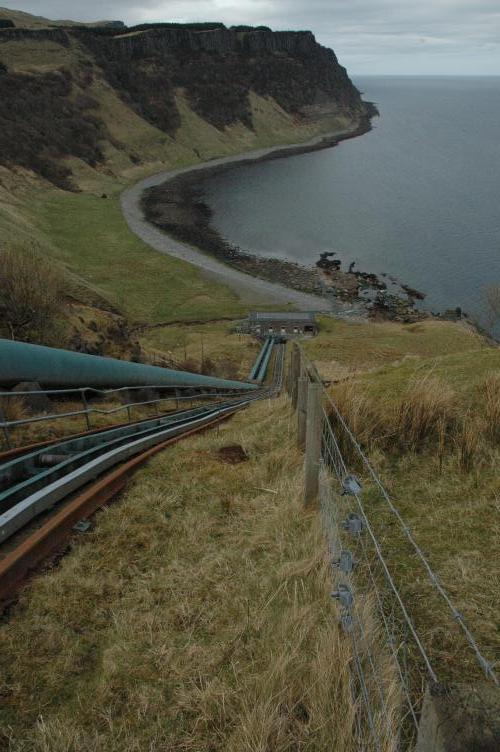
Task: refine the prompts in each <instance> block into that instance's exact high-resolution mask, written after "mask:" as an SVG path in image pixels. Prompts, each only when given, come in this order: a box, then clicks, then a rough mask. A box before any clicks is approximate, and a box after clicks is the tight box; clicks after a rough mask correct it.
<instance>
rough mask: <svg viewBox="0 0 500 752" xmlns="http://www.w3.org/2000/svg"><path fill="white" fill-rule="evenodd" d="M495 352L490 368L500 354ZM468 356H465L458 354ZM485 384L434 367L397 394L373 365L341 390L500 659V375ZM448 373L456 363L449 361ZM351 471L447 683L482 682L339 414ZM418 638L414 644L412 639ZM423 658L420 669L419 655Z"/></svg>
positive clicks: (456, 597)
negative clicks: (499, 470)
mask: <svg viewBox="0 0 500 752" xmlns="http://www.w3.org/2000/svg"><path fill="white" fill-rule="evenodd" d="M497 354H498V353H497V349H496V348H491V357H490V354H489V353H486V357H485V358H484V361H485V362H486V363H489V362H490V361H491V360H492V359H493V358H494V357H497ZM457 357H458V356H457ZM476 361H477V368H476V373H475V379H476V381H475V384H473V385H472V386H471V385H469V384H464V383H463V382H462V381H457V382H455V381H454V380H453V379H452V380H448V379H446V373H444V372H443V370H442V369H440V370H439V377H438V376H436V374H435V369H434V368H433V364H432V363H431V364H430V365H429V364H428V369H427V372H425V371H424V369H423V368H420V369H419V370H418V373H417V375H415V374H414V377H413V378H410V379H408V378H407V373H406V365H404V364H402V365H401V366H398V367H395V368H393V373H392V375H391V381H390V383H392V382H393V381H394V382H397V375H398V370H401V371H403V372H404V379H403V380H402V383H400V384H399V389H393V390H387V389H386V388H382V387H386V386H387V382H386V372H385V370H384V371H383V372H382V371H373V372H372V373H370V374H367V375H365V376H363V377H362V378H358V379H357V380H356V381H353V382H351V383H346V384H340V385H337V386H335V387H332V388H331V393H332V396H333V399H334V401H335V402H337V403H338V405H339V408H340V411H341V413H342V414H343V416H344V417H345V418H346V420H347V422H348V423H349V424H350V426H351V428H352V429H353V430H354V433H355V434H356V435H357V436H358V438H359V440H360V442H361V444H362V445H363V447H364V449H365V451H366V452H367V453H368V454H369V456H370V457H371V459H372V462H373V464H374V465H375V467H376V468H377V470H378V471H379V473H380V475H381V477H382V479H383V482H384V484H385V485H386V487H387V488H388V490H389V493H390V494H391V496H392V498H393V499H394V501H395V503H396V506H397V507H398V508H399V510H400V511H401V512H402V515H403V517H404V519H405V520H406V522H407V524H408V525H409V529H410V530H411V531H412V534H413V536H414V538H415V539H416V541H417V542H418V544H419V545H420V547H421V549H422V550H423V551H424V552H425V554H426V556H427V558H428V560H429V561H430V563H431V566H432V567H433V569H434V571H436V572H437V574H438V575H439V576H440V578H441V580H442V582H443V584H444V586H445V589H446V590H447V591H448V593H450V594H451V596H452V600H453V601H454V603H455V605H456V607H457V608H458V610H459V611H460V612H461V613H462V614H464V616H465V618H466V621H467V623H468V624H469V627H470V628H471V631H472V633H473V634H474V635H475V636H476V639H477V640H478V643H479V644H480V646H481V647H482V649H483V652H484V653H485V655H486V656H487V657H489V659H491V660H493V661H495V659H497V658H498V655H499V654H500V644H499V640H498V630H499V621H498V609H497V605H496V604H497V603H498V599H499V598H500V590H499V583H500V569H499V566H500V562H499V559H498V556H497V555H496V550H497V539H498V535H499V532H500V531H499V527H498V509H499V507H498V504H499V499H500V490H499V485H498V475H497V473H496V468H497V467H498V462H499V443H498V433H497V431H498V418H497V416H498V415H499V402H500V400H499V396H500V387H499V384H500V380H499V377H498V373H495V372H493V373H491V372H488V371H487V372H486V375H484V373H483V374H482V375H481V373H480V372H479V374H477V370H478V369H481V367H482V359H481V356H478V357H477V358H476ZM443 368H444V366H443ZM332 423H333V424H334V426H335V428H336V431H337V432H338V440H339V444H340V446H341V448H342V450H343V452H344V454H345V456H346V457H347V463H348V469H349V470H351V471H352V470H354V471H355V472H357V473H358V474H359V475H360V477H361V478H362V480H363V483H364V492H363V498H364V502H365V504H366V507H367V509H368V512H369V516H370V519H371V521H372V524H373V528H374V531H375V534H376V535H377V537H378V539H379V541H380V542H381V546H382V550H383V552H384V556H385V558H386V560H387V562H388V564H389V567H390V569H391V571H392V573H393V576H394V577H395V580H396V582H397V584H398V587H399V588H400V591H401V592H402V594H403V598H404V600H405V602H406V603H407V606H409V607H410V614H411V616H412V618H413V620H414V622H415V624H416V626H417V629H418V631H419V633H420V635H421V637H422V638H423V640H424V644H425V645H426V647H427V649H428V651H429V654H430V656H431V661H432V663H433V665H434V668H435V669H436V670H437V671H438V675H439V677H440V678H441V679H442V680H449V681H467V680H470V681H474V680H476V679H479V678H480V676H481V672H480V670H479V667H478V664H477V662H476V661H475V658H474V655H473V653H472V651H471V650H470V649H469V647H468V646H467V644H466V641H465V639H464V637H463V635H462V634H461V632H460V630H459V629H458V627H457V624H456V623H455V621H454V619H453V618H452V615H451V614H450V612H449V610H448V609H447V607H446V606H445V604H444V602H443V601H442V600H441V599H440V598H439V596H438V595H437V592H436V590H435V589H434V588H433V587H432V585H431V583H430V580H429V579H428V576H427V574H426V572H425V571H424V568H423V566H422V564H421V563H420V562H419V560H418V558H417V557H416V556H415V554H414V552H413V549H412V547H411V546H410V545H409V542H408V540H407V538H406V536H405V535H404V531H403V530H402V529H401V528H400V526H399V525H398V524H396V521H395V519H394V515H393V514H392V513H391V512H390V509H389V507H388V505H387V504H386V503H385V502H384V501H383V500H382V497H381V494H380V492H379V490H378V489H377V488H376V486H375V485H374V484H373V483H372V482H371V479H370V478H369V477H368V476H367V474H366V468H364V467H363V465H362V464H361V462H360V461H359V456H357V453H356V452H355V450H354V449H353V447H352V445H350V443H349V441H348V439H347V438H346V435H345V433H343V432H342V430H341V427H340V423H339V421H338V420H337V421H335V419H334V418H333V417H332ZM409 644H410V645H411V641H410V642H409ZM411 658H412V659H414V660H415V662H416V664H418V655H417V654H416V653H413V654H412V655H411Z"/></svg>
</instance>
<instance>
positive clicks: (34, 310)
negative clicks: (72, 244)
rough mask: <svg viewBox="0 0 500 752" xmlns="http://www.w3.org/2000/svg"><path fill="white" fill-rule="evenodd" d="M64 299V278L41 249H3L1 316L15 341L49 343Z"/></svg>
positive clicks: (1, 256)
mask: <svg viewBox="0 0 500 752" xmlns="http://www.w3.org/2000/svg"><path fill="white" fill-rule="evenodd" d="M62 299H63V282H62V278H61V275H60V274H59V273H58V272H57V271H56V270H54V268H53V265H51V264H50V263H49V262H47V261H45V259H44V258H43V257H42V256H41V255H40V251H39V249H38V248H37V247H36V246H35V245H32V246H30V247H28V248H13V247H11V248H0V317H1V324H2V328H4V330H5V331H4V334H6V335H8V336H10V337H11V338H12V339H18V340H23V341H36V342H41V343H45V344H48V343H49V342H50V341H51V339H52V337H53V336H54V334H55V330H56V325H57V322H58V318H59V311H60V307H61V303H62Z"/></svg>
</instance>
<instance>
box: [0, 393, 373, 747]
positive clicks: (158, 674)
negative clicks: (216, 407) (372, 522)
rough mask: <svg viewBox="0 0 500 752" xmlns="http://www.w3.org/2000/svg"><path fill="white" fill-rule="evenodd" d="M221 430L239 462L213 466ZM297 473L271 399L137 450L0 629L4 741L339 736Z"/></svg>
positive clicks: (330, 629) (318, 546) (325, 613)
mask: <svg viewBox="0 0 500 752" xmlns="http://www.w3.org/2000/svg"><path fill="white" fill-rule="evenodd" d="M235 443H241V444H242V446H243V448H244V450H245V451H246V453H247V455H248V460H247V461H244V462H241V463H240V464H236V465H231V464H225V463H224V461H223V459H222V457H221V455H220V454H219V450H220V449H221V448H222V447H225V446H228V445H234V444H235ZM193 468H195V472H193ZM301 487H302V471H301V462H300V456H299V453H298V451H297V449H296V448H295V441H294V419H293V418H292V416H291V414H290V411H289V408H288V406H287V405H286V404H285V403H284V402H283V401H278V402H273V403H272V404H265V405H264V404H263V405H259V406H255V407H253V408H251V409H250V410H249V411H247V412H245V413H244V414H241V415H239V416H238V417H236V418H235V419H234V420H232V421H231V422H230V423H228V424H226V425H225V426H224V427H223V428H221V429H220V432H219V433H218V435H217V436H215V434H214V433H211V434H208V435H207V436H205V437H201V438H193V439H189V440H187V441H185V442H183V443H182V444H179V445H178V446H177V447H174V448H172V449H171V450H169V451H168V452H165V453H163V454H162V455H161V456H159V457H158V458H156V459H155V460H154V461H153V462H151V463H150V464H149V466H148V467H147V468H146V469H145V470H143V471H142V472H141V473H140V474H139V475H138V476H137V477H136V479H135V480H134V482H133V484H132V486H131V487H130V489H129V491H128V492H127V493H126V495H125V496H124V498H123V499H122V500H121V501H120V502H119V503H117V504H115V505H113V506H112V507H110V508H109V509H108V510H107V511H106V512H103V513H102V514H100V515H99V518H98V520H97V524H96V527H95V529H94V530H93V531H92V532H91V533H90V534H89V535H87V536H85V537H84V538H82V539H80V540H79V541H75V543H74V545H73V548H72V551H71V553H70V554H69V555H68V556H66V557H65V558H64V559H63V561H62V562H61V566H59V567H58V568H57V569H55V570H53V571H52V572H50V573H48V574H47V576H45V577H42V578H39V579H37V580H36V581H35V582H34V583H33V585H32V587H31V588H30V589H29V590H28V591H27V592H26V593H25V595H24V596H23V598H22V600H21V602H20V603H19V605H18V606H17V607H16V608H15V609H14V610H13V611H12V612H11V614H10V618H9V621H8V623H4V624H3V625H1V626H0V646H1V650H0V677H1V679H0V692H1V695H2V705H1V708H0V727H1V728H2V729H4V730H3V732H0V734H2V733H3V737H1V736H0V738H1V739H2V740H3V741H4V743H6V744H7V743H8V742H7V740H9V741H10V747H9V749H11V750H12V752H20V751H21V750H25V749H30V750H33V752H35V751H39V752H42V750H47V749H50V750H51V752H63V750H68V749H72V750H74V751H75V752H84V751H85V752H88V751H89V750H91V749H113V750H115V751H116V752H119V751H120V750H123V751H124V752H125V750H126V752H135V751H137V752H139V751H141V752H142V750H144V749H179V750H181V749H182V750H197V751H198V750H212V752H215V751H216V750H221V752H222V750H232V752H244V751H248V750H265V749H272V750H275V752H285V750H290V749H292V748H293V749H295V748H302V747H303V748H304V749H306V748H307V749H308V750H310V751H311V752H316V751H317V752H323V751H324V750H325V748H327V747H328V744H329V743H330V742H331V740H332V739H336V740H337V742H338V744H339V745H340V746H339V749H340V748H341V749H342V750H345V752H350V751H351V750H353V749H354V743H353V738H352V727H353V723H354V717H353V708H352V703H351V699H350V687H349V681H348V671H347V661H348V659H349V652H348V644H349V643H348V641H346V640H345V639H343V638H342V635H341V633H340V631H339V629H338V627H337V624H336V619H335V617H334V606H333V605H332V602H331V599H330V597H329V585H330V583H329V569H328V563H327V559H326V557H325V556H324V548H323V540H322V533H321V531H320V529H319V526H318V524H317V520H315V519H313V518H311V517H309V516H305V515H304V514H303V511H302V509H301V501H300V489H301ZM376 720H377V719H376Z"/></svg>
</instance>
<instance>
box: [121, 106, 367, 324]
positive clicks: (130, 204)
mask: <svg viewBox="0 0 500 752" xmlns="http://www.w3.org/2000/svg"><path fill="white" fill-rule="evenodd" d="M370 128H371V126H370V122H369V120H368V119H367V122H364V123H363V124H361V125H358V126H357V127H356V128H354V129H348V130H343V131H337V132H334V133H330V134H325V135H321V136H317V137H315V138H313V139H311V140H309V141H305V142H302V143H297V144H291V145H287V146H272V147H267V148H264V149H256V150H253V151H249V152H243V153H240V154H236V155H231V156H226V157H219V158H217V159H212V160H210V161H208V162H200V163H199V164H194V165H189V166H188V167H182V168H178V169H174V170H166V171H162V172H159V173H156V174H155V175H151V176H149V177H147V178H143V179H142V180H140V181H139V182H137V183H135V184H134V185H132V186H131V187H128V188H126V189H125V190H124V191H123V192H122V194H121V197H120V203H121V209H122V213H123V216H124V218H125V221H126V222H127V225H128V227H129V229H130V230H131V231H132V232H133V233H134V234H135V235H137V236H138V237H139V238H141V240H142V241H143V242H145V243H146V244H147V245H149V246H150V247H151V248H153V249H154V250H156V251H158V252H160V253H163V254H165V255H168V256H173V257H174V258H178V259H181V260H182V261H187V262H188V263H190V264H192V265H194V266H196V267H197V268H199V269H200V270H201V271H202V273H203V274H204V275H205V276H206V277H208V278H209V279H212V280H213V281H215V282H218V283H220V284H225V285H227V286H228V287H230V288H231V289H232V290H233V291H234V292H235V293H236V294H237V295H238V296H239V298H240V300H241V301H242V302H243V303H248V304H249V305H252V304H253V305H255V304H265V303H268V304H270V303H273V304H276V303H279V304H280V305H291V306H293V307H294V308H296V309H298V310H307V311H318V312H320V311H322V312H330V313H335V314H336V315H339V316H342V315H348V314H349V313H351V314H352V313H353V310H352V309H353V306H352V305H348V304H346V303H344V302H342V301H339V300H335V299H331V298H330V299H326V298H323V297H320V296H319V295H313V294H309V293H306V292H301V291H300V290H295V289H293V288H291V287H286V286H285V285H282V284H279V283H277V282H270V281H268V280H265V279H261V278H260V277H255V276H252V275H250V274H246V273H245V272H242V271H240V270H238V269H234V268H232V267H231V266H230V265H229V264H224V263H222V262H221V261H218V260H217V259H215V258H214V257H212V256H210V255H209V254H206V253H203V252H202V251H200V250H199V249H197V248H195V247H194V246H191V245H188V244H187V243H183V242H181V241H179V240H176V239H175V238H173V237H171V236H170V235H168V234H167V233H166V232H164V231H163V230H160V229H159V228H158V227H155V226H154V225H153V224H151V223H150V222H148V221H147V220H146V218H145V217H144V214H143V211H142V208H141V199H142V194H143V192H144V191H145V190H147V189H148V188H152V187H154V186H158V185H160V184H163V183H166V182H169V181H170V180H173V179H174V178H177V177H178V176H180V175H186V174H188V173H200V174H206V173H207V172H211V171H213V170H217V169H223V168H225V167H229V166H231V165H233V164H234V165H244V164H248V163H254V162H259V161H264V160H269V159H278V158H282V157H286V156H292V155H294V154H301V153H305V152H309V151H316V150H319V149H326V148H330V147H333V146H336V145H337V144H338V143H339V142H340V141H343V140H346V139H350V138H355V137H357V136H360V135H363V134H364V133H366V132H367V131H369V130H370ZM358 313H359V312H357V311H356V314H358Z"/></svg>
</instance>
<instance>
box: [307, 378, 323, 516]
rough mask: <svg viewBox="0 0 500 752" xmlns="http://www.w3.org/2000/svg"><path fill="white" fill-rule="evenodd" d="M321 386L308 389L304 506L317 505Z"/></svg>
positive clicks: (311, 385) (315, 385)
mask: <svg viewBox="0 0 500 752" xmlns="http://www.w3.org/2000/svg"><path fill="white" fill-rule="evenodd" d="M322 392H323V387H322V386H321V384H309V386H308V389H307V425H306V462H305V489H304V506H305V507H312V506H313V505H315V504H316V503H317V500H318V490H319V466H320V459H321V418H322V415H321V396H322Z"/></svg>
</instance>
